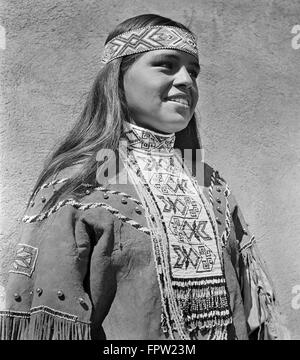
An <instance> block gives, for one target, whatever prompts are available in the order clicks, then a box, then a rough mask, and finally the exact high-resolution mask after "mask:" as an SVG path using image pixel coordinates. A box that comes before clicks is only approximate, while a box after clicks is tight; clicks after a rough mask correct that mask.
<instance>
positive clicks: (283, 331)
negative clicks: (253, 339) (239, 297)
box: [241, 238, 290, 340]
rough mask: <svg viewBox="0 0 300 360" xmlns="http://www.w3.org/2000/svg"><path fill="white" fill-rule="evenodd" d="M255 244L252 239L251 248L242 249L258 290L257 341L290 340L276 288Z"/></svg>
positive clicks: (253, 282)
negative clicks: (276, 295) (277, 299)
mask: <svg viewBox="0 0 300 360" xmlns="http://www.w3.org/2000/svg"><path fill="white" fill-rule="evenodd" d="M254 244H255V241H254V239H253V238H252V239H251V242H250V243H249V246H245V247H243V249H241V254H242V257H243V261H244V264H245V266H246V267H247V268H248V269H249V273H250V278H251V286H255V288H256V300H257V303H258V306H259V322H260V327H259V331H258V335H257V340H290V332H289V330H288V329H287V328H286V327H285V325H284V321H283V319H282V315H281V314H280V311H279V304H278V303H277V301H276V297H275V291H274V286H273V284H272V282H271V280H270V277H269V275H268V272H267V269H266V267H265V265H264V263H263V262H262V260H261V258H260V255H259V253H258V249H257V247H256V246H254Z"/></svg>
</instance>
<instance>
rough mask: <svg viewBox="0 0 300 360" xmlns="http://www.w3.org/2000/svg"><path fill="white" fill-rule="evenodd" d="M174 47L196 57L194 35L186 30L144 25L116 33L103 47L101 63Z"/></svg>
mask: <svg viewBox="0 0 300 360" xmlns="http://www.w3.org/2000/svg"><path fill="white" fill-rule="evenodd" d="M159 49H175V50H181V51H185V52H187V53H188V54H191V55H193V56H194V57H196V58H197V59H198V49H197V44H196V39H195V37H194V36H193V35H192V34H191V33H190V32H188V31H186V30H183V29H181V28H179V27H175V26H158V25H157V26H146V27H143V28H139V29H135V30H131V31H127V32H124V33H122V34H120V35H117V36H116V37H114V38H113V39H112V40H110V41H109V42H108V43H107V44H106V45H105V48H104V54H103V57H102V60H101V61H102V63H104V64H107V63H109V62H110V61H112V60H114V59H117V58H119V57H122V56H126V55H132V54H137V53H141V52H146V51H151V50H159Z"/></svg>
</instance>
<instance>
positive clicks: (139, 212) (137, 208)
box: [135, 206, 142, 214]
mask: <svg viewBox="0 0 300 360" xmlns="http://www.w3.org/2000/svg"><path fill="white" fill-rule="evenodd" d="M135 212H136V213H137V214H141V213H142V211H141V209H140V208H139V207H138V206H137V207H136V208H135Z"/></svg>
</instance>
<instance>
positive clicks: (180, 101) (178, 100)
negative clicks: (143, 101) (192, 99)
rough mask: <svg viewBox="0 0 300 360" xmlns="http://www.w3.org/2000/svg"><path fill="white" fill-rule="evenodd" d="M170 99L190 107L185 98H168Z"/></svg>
mask: <svg viewBox="0 0 300 360" xmlns="http://www.w3.org/2000/svg"><path fill="white" fill-rule="evenodd" d="M168 101H174V102H177V103H179V104H182V105H185V106H187V107H189V103H188V101H187V100H185V99H172V98H170V99H168Z"/></svg>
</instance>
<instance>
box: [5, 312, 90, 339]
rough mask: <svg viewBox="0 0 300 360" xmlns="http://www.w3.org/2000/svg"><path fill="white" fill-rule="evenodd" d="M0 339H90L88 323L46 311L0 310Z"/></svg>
mask: <svg viewBox="0 0 300 360" xmlns="http://www.w3.org/2000/svg"><path fill="white" fill-rule="evenodd" d="M0 339H1V340H90V339H91V334H90V324H89V323H83V322H80V321H77V320H76V321H74V320H69V319H65V318H62V317H59V316H56V315H53V314H49V313H47V312H43V311H39V312H37V313H34V314H31V313H29V312H28V313H25V312H23V313H22V312H15V311H0Z"/></svg>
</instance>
